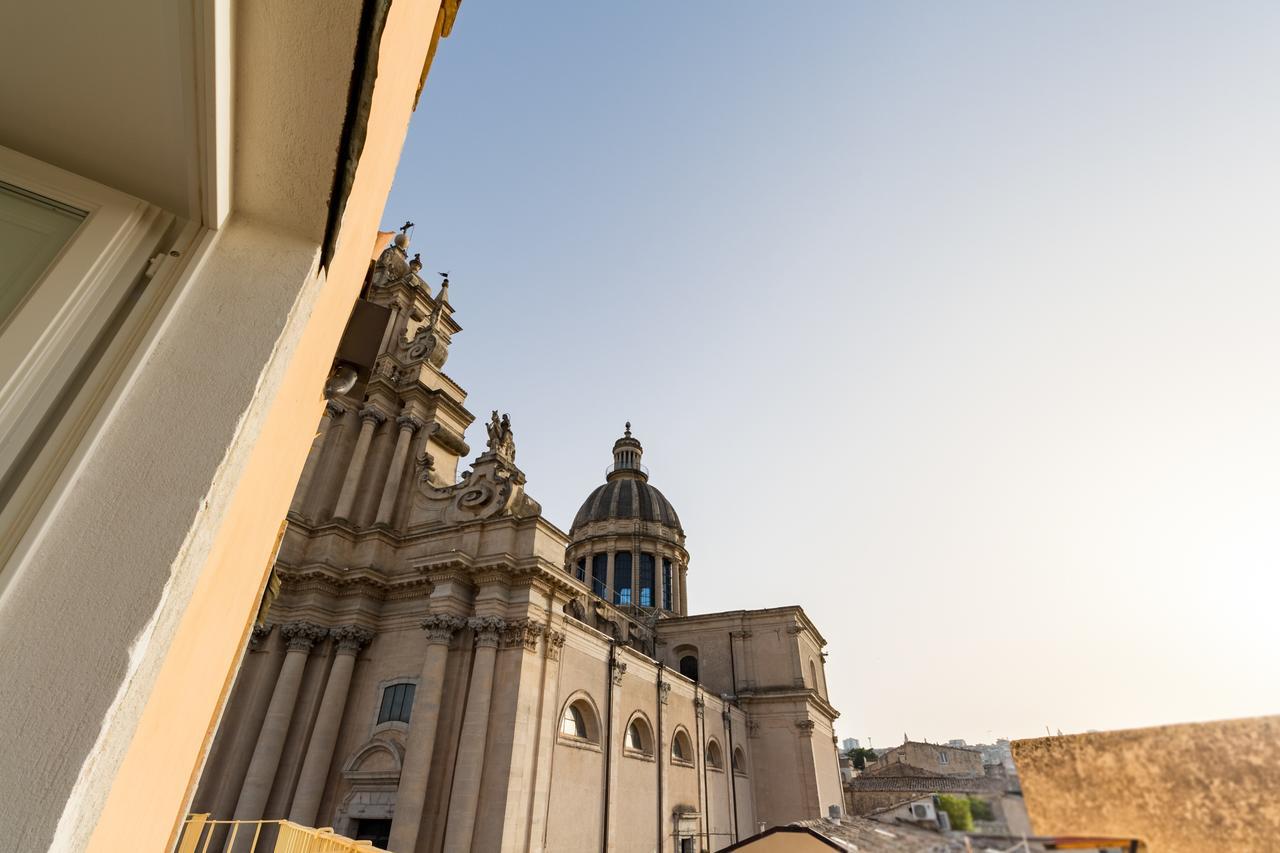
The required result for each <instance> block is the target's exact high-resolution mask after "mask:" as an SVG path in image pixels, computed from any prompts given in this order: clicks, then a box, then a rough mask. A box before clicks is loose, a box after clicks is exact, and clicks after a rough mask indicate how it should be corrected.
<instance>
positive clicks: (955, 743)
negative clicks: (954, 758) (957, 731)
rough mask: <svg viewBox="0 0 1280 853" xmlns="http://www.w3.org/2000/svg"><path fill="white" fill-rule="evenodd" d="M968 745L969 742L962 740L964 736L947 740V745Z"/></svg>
mask: <svg viewBox="0 0 1280 853" xmlns="http://www.w3.org/2000/svg"><path fill="white" fill-rule="evenodd" d="M968 745H969V744H967V743H965V742H964V738H957V739H956V740H949V741H947V746H958V747H961V748H962V749H963V748H964V747H966V746H968Z"/></svg>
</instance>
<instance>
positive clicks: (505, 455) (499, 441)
mask: <svg viewBox="0 0 1280 853" xmlns="http://www.w3.org/2000/svg"><path fill="white" fill-rule="evenodd" d="M485 430H486V431H487V432H488V434H489V437H488V441H487V443H488V447H489V452H490V453H494V454H496V455H498V456H499V457H501V458H502V459H504V460H506V461H507V462H511V463H514V462H515V461H516V437H515V434H514V433H513V432H512V431H511V416H510V415H507V414H504V415H503V416H502V417H501V418H499V417H498V410H497V409H494V410H493V414H491V415H489V423H487V424H485Z"/></svg>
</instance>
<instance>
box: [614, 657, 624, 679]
mask: <svg viewBox="0 0 1280 853" xmlns="http://www.w3.org/2000/svg"><path fill="white" fill-rule="evenodd" d="M626 674H627V662H626V661H624V660H619V661H614V663H613V683H614V684H622V677H623V676H624V675H626Z"/></svg>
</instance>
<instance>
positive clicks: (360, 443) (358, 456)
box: [333, 406, 387, 521]
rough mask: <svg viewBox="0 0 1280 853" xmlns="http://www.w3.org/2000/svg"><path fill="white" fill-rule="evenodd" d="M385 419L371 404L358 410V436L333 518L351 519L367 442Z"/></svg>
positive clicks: (366, 451) (367, 446) (365, 455)
mask: <svg viewBox="0 0 1280 853" xmlns="http://www.w3.org/2000/svg"><path fill="white" fill-rule="evenodd" d="M386 419H387V416H386V415H384V414H383V413H382V412H380V411H378V410H377V409H375V408H374V407H373V406H365V407H364V408H363V409H361V410H360V421H361V423H360V437H359V438H357V439H356V449H355V452H353V453H352V454H351V464H350V465H348V466H347V476H346V477H345V478H343V480H342V491H341V492H340V493H339V494H338V504H337V506H335V507H334V509H333V517H334V518H335V519H342V520H344V521H350V520H351V510H352V508H353V507H354V506H355V502H356V491H357V489H358V488H359V486H360V475H361V474H363V473H364V461H365V459H366V457H368V455H369V443H370V442H371V441H373V430H374V428H375V427H377V426H378V424H380V423H382V422H383V421H385V420H386Z"/></svg>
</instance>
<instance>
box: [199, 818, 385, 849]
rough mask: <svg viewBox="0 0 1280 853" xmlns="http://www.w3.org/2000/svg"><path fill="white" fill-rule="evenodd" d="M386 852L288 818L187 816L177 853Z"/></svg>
mask: <svg viewBox="0 0 1280 853" xmlns="http://www.w3.org/2000/svg"><path fill="white" fill-rule="evenodd" d="M224 850H225V851H228V853H232V851H234V853H386V851H384V850H382V848H380V847H374V846H373V842H372V841H353V840H352V839H350V838H346V837H344V836H341V835H335V834H334V832H333V830H332V829H329V828H327V827H326V828H324V829H313V828H312V827H309V826H303V825H302V824H298V823H293V822H292V821H287V820H209V816H208V815H207V814H193V815H187V819H186V820H185V821H184V822H183V824H182V834H181V835H179V836H178V847H177V849H176V851H175V853H223V851H224Z"/></svg>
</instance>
